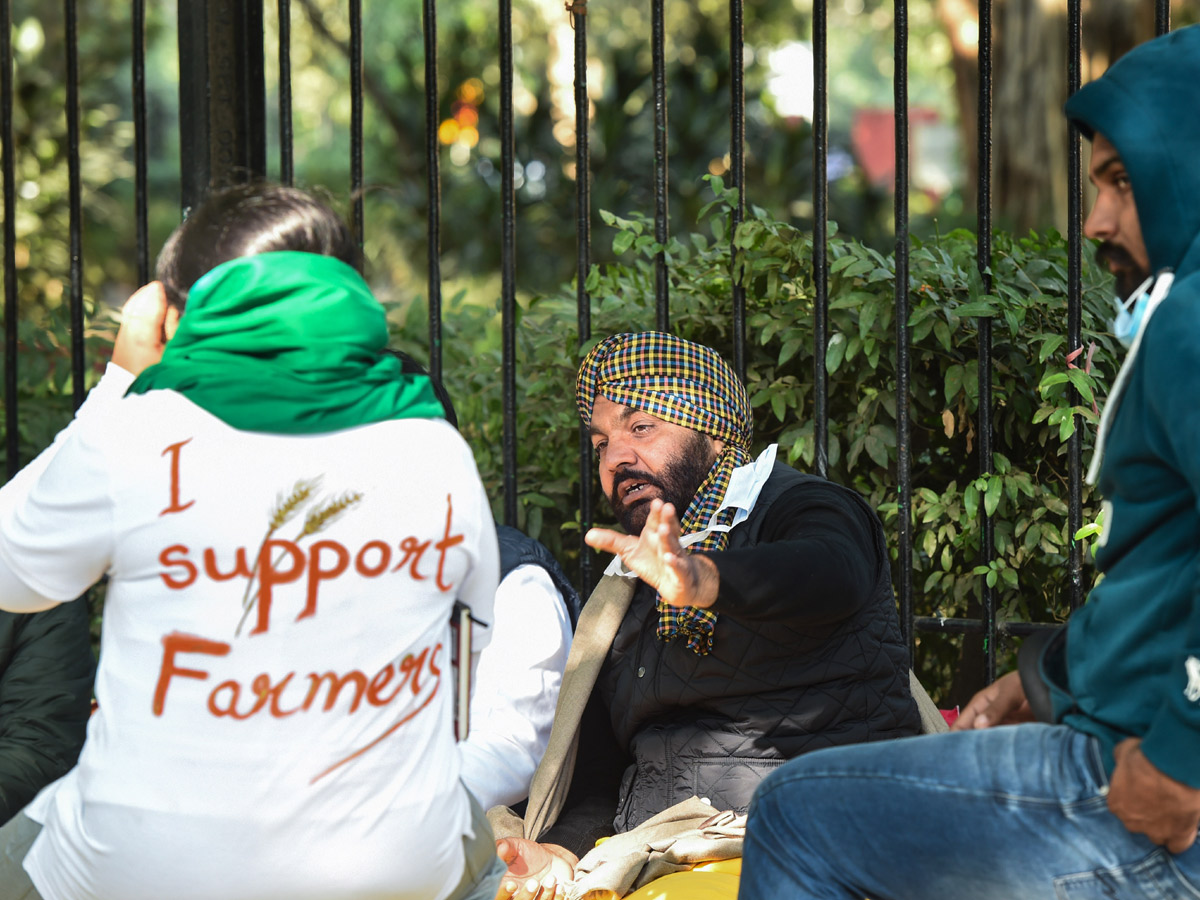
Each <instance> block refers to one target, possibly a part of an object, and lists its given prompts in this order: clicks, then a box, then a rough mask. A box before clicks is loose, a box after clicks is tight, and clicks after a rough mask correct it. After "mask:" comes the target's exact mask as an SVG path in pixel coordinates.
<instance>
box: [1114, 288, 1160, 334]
mask: <svg viewBox="0 0 1200 900" xmlns="http://www.w3.org/2000/svg"><path fill="white" fill-rule="evenodd" d="M1154 279H1155V276H1154V275H1151V276H1150V277H1149V278H1147V279H1146V280H1145V281H1143V282H1142V283H1141V284H1140V285H1138V286H1137V287H1136V288H1135V289H1134V291H1133V293H1132V294H1130V295H1129V299H1127V300H1121V299H1120V298H1119V297H1114V298H1113V305H1114V306H1115V307H1116V309H1117V317H1116V318H1115V319H1113V320H1111V322H1110V325H1111V326H1112V332H1113V335H1115V336H1116V339H1117V340H1118V341H1120V342H1121V345H1122V346H1123V347H1124V348H1125V349H1126V350H1128V349H1129V348H1130V347H1132V346H1133V340H1134V338H1136V337H1137V334H1138V332H1139V331H1141V330H1142V322H1143V321H1144V320H1145V318H1146V308H1147V307H1148V306H1149V305H1150V288H1151V287H1152V286H1153V284H1154Z"/></svg>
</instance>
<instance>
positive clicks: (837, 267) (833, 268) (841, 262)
mask: <svg viewBox="0 0 1200 900" xmlns="http://www.w3.org/2000/svg"><path fill="white" fill-rule="evenodd" d="M856 259H857V257H855V256H853V255H851V254H849V253H847V254H846V255H845V256H839V257H838V258H837V259H835V260H834V261H833V264H832V265H830V267H829V274H830V275H836V274H837V273H838V272H840V271H842V269H844V268H846V267H847V266H849V265H852V264H853V263H854V261H855V260H856Z"/></svg>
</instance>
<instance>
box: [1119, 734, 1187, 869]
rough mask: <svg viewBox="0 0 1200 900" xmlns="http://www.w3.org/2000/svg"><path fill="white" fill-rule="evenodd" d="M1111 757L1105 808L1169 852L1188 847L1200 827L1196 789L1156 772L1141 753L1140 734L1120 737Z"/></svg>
mask: <svg viewBox="0 0 1200 900" xmlns="http://www.w3.org/2000/svg"><path fill="white" fill-rule="evenodd" d="M1113 759H1114V760H1115V761H1116V767H1115V768H1114V769H1113V774H1112V783H1111V784H1110V786H1109V789H1108V808H1109V811H1110V812H1112V814H1113V815H1114V816H1116V817H1117V818H1118V819H1120V820H1121V822H1122V824H1124V826H1125V827H1126V828H1128V829H1129V830H1130V831H1132V832H1134V833H1135V834H1144V835H1146V837H1148V838H1150V840H1152V841H1154V843H1156V844H1159V845H1161V846H1164V847H1166V848H1167V850H1168V851H1170V852H1171V853H1182V852H1183V851H1184V850H1187V849H1188V848H1189V847H1191V846H1192V844H1194V843H1195V842H1196V829H1197V827H1200V790H1197V789H1196V788H1193V787H1189V786H1188V785H1186V784H1183V783H1182V782H1179V781H1176V780H1175V779H1174V778H1171V777H1170V776H1168V775H1164V774H1163V773H1162V772H1160V771H1159V770H1158V769H1157V768H1156V767H1155V765H1154V763H1152V762H1150V760H1148V759H1146V755H1145V754H1144V753H1142V741H1141V738H1126V739H1125V740H1123V741H1121V743H1119V744H1117V746H1116V747H1114V748H1113Z"/></svg>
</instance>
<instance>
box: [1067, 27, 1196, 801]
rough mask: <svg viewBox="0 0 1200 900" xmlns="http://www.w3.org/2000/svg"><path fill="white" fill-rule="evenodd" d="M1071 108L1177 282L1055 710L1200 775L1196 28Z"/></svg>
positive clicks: (1114, 432) (1132, 398)
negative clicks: (1101, 139)
mask: <svg viewBox="0 0 1200 900" xmlns="http://www.w3.org/2000/svg"><path fill="white" fill-rule="evenodd" d="M1066 114H1067V117H1068V118H1069V119H1071V121H1073V122H1074V123H1075V124H1076V125H1078V126H1079V127H1080V129H1081V130H1082V131H1083V133H1084V134H1085V135H1086V136H1087V137H1089V138H1091V137H1092V136H1094V135H1095V134H1096V133H1100V134H1102V135H1104V136H1105V137H1106V138H1108V140H1109V141H1111V142H1112V144H1113V146H1114V147H1115V148H1116V149H1117V152H1118V153H1120V155H1121V159H1122V161H1123V162H1124V164H1125V168H1126V171H1127V172H1128V174H1129V179H1130V183H1131V185H1132V188H1133V195H1134V200H1135V202H1136V204H1137V212H1138V219H1139V222H1140V224H1141V228H1142V235H1143V237H1144V238H1145V242H1146V250H1147V252H1148V254H1149V259H1150V265H1151V268H1152V270H1153V271H1155V272H1159V271H1161V270H1163V269H1171V270H1173V271H1174V275H1175V280H1174V282H1173V284H1172V285H1171V288H1170V292H1169V293H1168V294H1167V295H1166V297H1165V298H1164V299H1163V300H1162V302H1161V303H1160V304H1159V305H1158V307H1157V308H1156V309H1155V310H1154V311H1153V313H1152V314H1151V316H1150V318H1149V320H1148V321H1147V322H1146V323H1145V324H1144V325H1143V333H1142V337H1141V341H1140V345H1135V350H1136V353H1134V354H1132V355H1131V357H1130V358H1129V359H1127V360H1126V367H1127V368H1128V373H1127V378H1126V381H1125V389H1124V390H1123V391H1121V392H1120V393H1119V394H1118V393H1116V392H1114V393H1113V395H1112V396H1110V397H1109V399H1108V401H1107V402H1108V403H1109V404H1116V406H1115V412H1114V413H1110V421H1111V426H1110V428H1109V432H1108V437H1107V440H1106V441H1105V442H1104V449H1103V454H1104V455H1103V460H1102V465H1101V468H1100V476H1099V480H1098V486H1099V489H1100V492H1101V494H1102V496H1103V498H1104V500H1105V502H1106V506H1105V514H1106V515H1105V522H1104V528H1105V533H1104V536H1103V538H1102V540H1101V544H1102V545H1101V546H1100V548H1099V550H1098V551H1097V553H1096V564H1097V565H1098V567H1099V568H1100V569H1101V570H1102V571H1103V572H1104V574H1105V577H1104V579H1103V580H1102V581H1101V582H1100V584H1099V585H1098V586H1097V587H1096V588H1095V590H1093V591H1092V593H1091V596H1090V597H1089V598H1088V602H1087V604H1085V606H1084V607H1083V608H1082V609H1080V610H1079V611H1077V612H1076V613H1075V614H1074V615H1073V616H1072V617H1071V621H1070V623H1069V625H1068V631H1067V646H1066V684H1059V685H1057V690H1055V691H1054V692H1053V693H1054V696H1055V712H1056V717H1057V718H1058V719H1059V721H1061V722H1064V723H1065V724H1067V725H1069V726H1071V727H1073V728H1076V729H1078V730H1080V731H1083V732H1086V733H1088V734H1092V735H1095V736H1096V737H1098V738H1099V739H1100V743H1101V746H1102V748H1103V752H1104V756H1105V760H1106V763H1107V767H1108V770H1109V772H1110V773H1111V771H1112V768H1113V758H1112V750H1113V747H1114V746H1115V745H1116V744H1117V743H1119V742H1120V741H1121V740H1123V739H1124V738H1127V737H1140V738H1142V750H1143V752H1144V753H1145V755H1146V757H1147V759H1149V760H1150V762H1151V763H1153V764H1154V765H1155V766H1156V767H1157V768H1158V769H1159V770H1160V771H1162V772H1163V773H1165V774H1167V775H1169V776H1170V777H1172V778H1174V779H1176V780H1177V781H1181V782H1183V783H1185V784H1188V785H1190V786H1192V787H1194V788H1200V26H1192V27H1189V28H1181V29H1178V30H1176V31H1174V32H1170V33H1168V34H1166V35H1164V36H1162V37H1160V38H1157V39H1155V40H1153V41H1150V42H1148V43H1146V44H1143V45H1141V46H1139V47H1137V48H1136V49H1134V50H1132V51H1131V52H1130V53H1128V54H1127V55H1125V56H1124V57H1122V58H1121V59H1120V60H1118V61H1117V62H1116V64H1114V65H1113V66H1112V68H1110V69H1109V70H1108V71H1107V72H1106V73H1105V74H1104V75H1103V76H1102V77H1101V78H1099V79H1098V80H1096V81H1094V82H1092V83H1090V84H1088V85H1086V86H1085V87H1084V88H1082V89H1081V90H1080V91H1078V92H1077V93H1076V94H1074V95H1073V96H1072V97H1071V98H1070V99H1069V100H1068V101H1067V104H1066Z"/></svg>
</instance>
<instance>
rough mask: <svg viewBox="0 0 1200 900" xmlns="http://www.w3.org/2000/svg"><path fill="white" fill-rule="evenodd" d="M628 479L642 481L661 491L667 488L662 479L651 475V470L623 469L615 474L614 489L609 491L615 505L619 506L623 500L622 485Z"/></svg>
mask: <svg viewBox="0 0 1200 900" xmlns="http://www.w3.org/2000/svg"><path fill="white" fill-rule="evenodd" d="M626 481H640V482H643V483H644V484H648V485H652V486H653V487H656V488H658V489H659V490H660V491H664V492H665V490H666V488H665V486H664V485H663V483H662V482H661V481H659V480H658V479H657V478H655V477H654V476H653V475H651V474H650V473H649V472H643V471H641V470H640V469H622V470H621V471H620V472H618V473H617V474H616V475H614V476H613V483H612V490H611V491H610V492H609V499H611V500H612V504H613V506H614V507H618V506H619V505H620V502H621V485H623V484H624V483H625V482H626Z"/></svg>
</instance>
